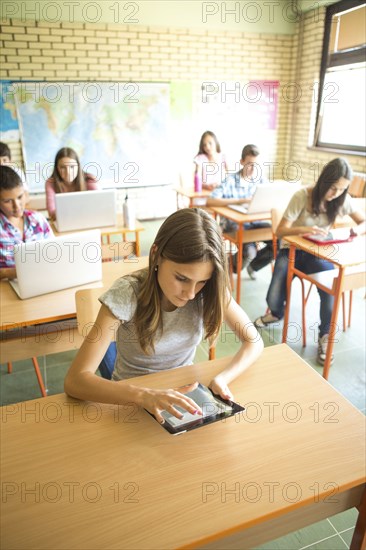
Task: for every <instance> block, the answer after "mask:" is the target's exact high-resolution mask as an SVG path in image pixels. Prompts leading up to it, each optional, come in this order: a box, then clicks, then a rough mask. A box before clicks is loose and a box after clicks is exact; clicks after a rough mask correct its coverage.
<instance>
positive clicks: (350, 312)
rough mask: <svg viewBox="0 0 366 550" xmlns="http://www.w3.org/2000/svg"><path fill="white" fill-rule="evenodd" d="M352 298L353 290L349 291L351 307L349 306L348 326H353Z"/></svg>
mask: <svg viewBox="0 0 366 550" xmlns="http://www.w3.org/2000/svg"><path fill="white" fill-rule="evenodd" d="M352 298H353V291H352V290H350V291H349V308H348V325H347V326H348V328H349V327H350V326H351V316H352Z"/></svg>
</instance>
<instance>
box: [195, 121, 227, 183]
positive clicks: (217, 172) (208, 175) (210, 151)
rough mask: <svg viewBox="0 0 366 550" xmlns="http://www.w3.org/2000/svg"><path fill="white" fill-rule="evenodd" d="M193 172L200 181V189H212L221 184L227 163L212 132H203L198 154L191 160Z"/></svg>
mask: <svg viewBox="0 0 366 550" xmlns="http://www.w3.org/2000/svg"><path fill="white" fill-rule="evenodd" d="M193 162H194V164H195V173H196V174H197V176H198V178H199V179H200V180H201V182H202V189H208V190H212V189H215V187H217V186H218V185H221V182H222V180H223V179H224V178H225V176H226V172H227V163H226V158H225V155H224V154H223V153H222V152H221V147H220V144H219V141H218V139H217V137H216V136H215V134H214V133H213V132H210V131H209V130H208V131H207V132H204V133H203V134H202V137H201V141H200V145H199V150H198V154H197V155H196V156H195V157H194V160H193Z"/></svg>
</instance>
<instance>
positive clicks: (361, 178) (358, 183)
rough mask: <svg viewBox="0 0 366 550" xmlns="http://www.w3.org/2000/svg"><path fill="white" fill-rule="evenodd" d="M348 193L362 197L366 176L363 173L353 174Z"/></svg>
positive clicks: (365, 190)
mask: <svg viewBox="0 0 366 550" xmlns="http://www.w3.org/2000/svg"><path fill="white" fill-rule="evenodd" d="M348 193H349V194H350V195H351V196H352V197H357V198H362V197H365V196H366V176H365V175H364V174H355V175H354V177H353V180H352V181H351V184H350V186H349V188H348Z"/></svg>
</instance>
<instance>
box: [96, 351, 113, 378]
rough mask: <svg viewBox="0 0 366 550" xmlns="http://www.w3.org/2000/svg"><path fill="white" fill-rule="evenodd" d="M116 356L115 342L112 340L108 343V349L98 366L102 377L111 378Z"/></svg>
mask: <svg viewBox="0 0 366 550" xmlns="http://www.w3.org/2000/svg"><path fill="white" fill-rule="evenodd" d="M116 357H117V347H116V342H112V343H111V344H109V346H108V349H107V351H106V352H105V355H104V357H103V359H102V361H101V363H100V365H99V367H98V368H99V372H100V374H101V376H102V377H103V378H107V380H111V378H112V373H113V370H114V363H115V361H116Z"/></svg>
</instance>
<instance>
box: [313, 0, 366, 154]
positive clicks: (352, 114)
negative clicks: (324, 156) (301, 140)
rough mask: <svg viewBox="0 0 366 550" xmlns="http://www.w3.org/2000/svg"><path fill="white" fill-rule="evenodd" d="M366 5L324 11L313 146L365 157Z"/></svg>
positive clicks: (356, 0)
mask: <svg viewBox="0 0 366 550" xmlns="http://www.w3.org/2000/svg"><path fill="white" fill-rule="evenodd" d="M365 24H366V4H365V2H364V0H363V1H361V0H342V1H341V2H337V3H336V4H333V5H331V6H329V7H328V8H327V11H326V19H325V31H324V43H323V57H322V64H321V72H320V84H319V101H318V111H317V124H316V131H315V145H316V146H318V147H326V148H333V149H340V150H344V151H354V152H364V153H366V125H365V120H366V111H365V104H366V57H365V53H366V37H365Z"/></svg>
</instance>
